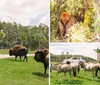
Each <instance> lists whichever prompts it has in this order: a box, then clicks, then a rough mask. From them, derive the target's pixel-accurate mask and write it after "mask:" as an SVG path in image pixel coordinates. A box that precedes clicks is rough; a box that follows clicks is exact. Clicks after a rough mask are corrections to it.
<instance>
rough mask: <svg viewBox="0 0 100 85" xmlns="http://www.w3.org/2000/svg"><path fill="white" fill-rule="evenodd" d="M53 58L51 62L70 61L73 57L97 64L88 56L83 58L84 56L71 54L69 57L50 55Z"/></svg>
mask: <svg viewBox="0 0 100 85" xmlns="http://www.w3.org/2000/svg"><path fill="white" fill-rule="evenodd" d="M50 57H51V62H63V60H64V59H69V58H71V57H75V58H80V57H81V58H82V59H84V60H85V61H86V62H94V61H95V62H96V60H94V59H92V58H90V57H88V56H83V55H71V54H68V55H63V56H62V55H55V54H51V55H50Z"/></svg>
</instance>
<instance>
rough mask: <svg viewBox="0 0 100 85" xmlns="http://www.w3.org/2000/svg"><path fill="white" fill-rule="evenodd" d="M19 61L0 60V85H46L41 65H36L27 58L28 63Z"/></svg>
mask: <svg viewBox="0 0 100 85" xmlns="http://www.w3.org/2000/svg"><path fill="white" fill-rule="evenodd" d="M19 60H20V59H19V58H18V60H17V61H15V60H14V58H8V59H0V85H48V75H44V74H43V73H44V68H43V64H42V63H37V62H36V61H35V60H34V59H33V57H28V62H20V61H19Z"/></svg>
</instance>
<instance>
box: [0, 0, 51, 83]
mask: <svg viewBox="0 0 100 85" xmlns="http://www.w3.org/2000/svg"><path fill="white" fill-rule="evenodd" d="M49 15H50V13H49V0H42V1H41V0H0V85H49V22H50V20H49Z"/></svg>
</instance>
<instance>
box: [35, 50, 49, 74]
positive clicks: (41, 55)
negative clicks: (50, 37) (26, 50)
mask: <svg viewBox="0 0 100 85" xmlns="http://www.w3.org/2000/svg"><path fill="white" fill-rule="evenodd" d="M34 59H35V60H36V61H37V62H42V63H43V64H44V69H45V71H44V74H46V70H47V67H49V50H48V49H43V50H41V49H38V50H36V52H35V56H34Z"/></svg>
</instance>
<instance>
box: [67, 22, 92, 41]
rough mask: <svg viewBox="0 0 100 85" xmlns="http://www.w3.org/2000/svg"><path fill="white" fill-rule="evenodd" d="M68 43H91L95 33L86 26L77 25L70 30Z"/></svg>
mask: <svg viewBox="0 0 100 85" xmlns="http://www.w3.org/2000/svg"><path fill="white" fill-rule="evenodd" d="M68 33H69V34H68V41H67V42H90V41H92V38H93V36H94V31H93V29H91V28H90V27H89V26H87V25H86V26H85V25H84V24H79V23H78V24H76V25H74V26H72V27H71V29H69V30H68Z"/></svg>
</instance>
